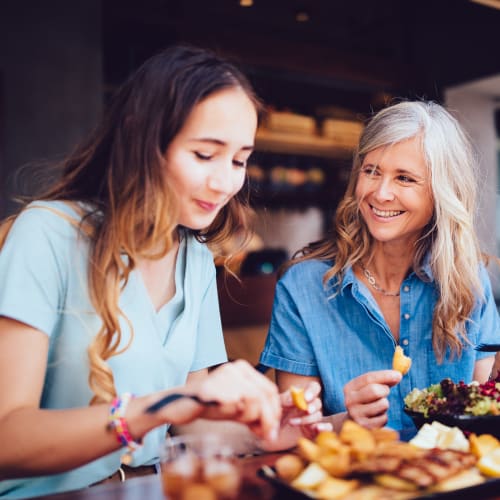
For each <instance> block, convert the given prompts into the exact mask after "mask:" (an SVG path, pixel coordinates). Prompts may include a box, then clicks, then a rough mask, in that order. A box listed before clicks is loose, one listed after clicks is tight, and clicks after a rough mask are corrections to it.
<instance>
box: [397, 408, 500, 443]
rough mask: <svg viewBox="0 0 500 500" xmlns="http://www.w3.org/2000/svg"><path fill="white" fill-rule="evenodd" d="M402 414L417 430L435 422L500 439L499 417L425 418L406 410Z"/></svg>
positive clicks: (457, 416)
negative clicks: (408, 418) (405, 415)
mask: <svg viewBox="0 0 500 500" xmlns="http://www.w3.org/2000/svg"><path fill="white" fill-rule="evenodd" d="M404 412H405V413H406V414H407V415H409V416H410V417H411V418H412V419H413V423H414V424H415V427H417V428H419V429H420V427H422V425H424V424H430V423H432V422H433V421H434V420H436V421H438V422H440V423H442V424H444V425H447V426H449V427H458V428H459V429H461V430H462V431H467V432H474V433H475V434H492V435H493V436H495V437H496V438H499V439H500V415H481V416H474V415H456V416H452V415H434V416H432V417H425V416H424V414H423V413H421V412H418V411H413V410H409V409H408V408H405V409H404Z"/></svg>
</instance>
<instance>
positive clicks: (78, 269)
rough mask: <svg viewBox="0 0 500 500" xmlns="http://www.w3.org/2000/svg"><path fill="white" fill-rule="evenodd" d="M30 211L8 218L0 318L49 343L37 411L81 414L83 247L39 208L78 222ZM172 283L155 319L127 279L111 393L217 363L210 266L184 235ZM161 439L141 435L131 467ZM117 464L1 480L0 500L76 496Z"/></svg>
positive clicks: (110, 460)
mask: <svg viewBox="0 0 500 500" xmlns="http://www.w3.org/2000/svg"><path fill="white" fill-rule="evenodd" d="M31 207H32V208H29V209H27V210H25V211H24V212H23V213H22V214H21V215H20V216H19V217H18V219H17V220H16V222H15V224H14V226H13V227H12V229H11V231H10V233H9V235H8V239H7V241H6V243H5V245H4V248H3V249H2V251H1V253H0V283H1V286H0V315H3V316H8V317H10V318H14V319H16V320H18V321H21V322H23V323H26V324H28V325H30V326H33V327H34V328H36V329H38V330H40V331H42V332H43V333H45V334H46V335H48V336H49V354H48V360H47V371H46V374H45V381H44V386H43V395H42V400H41V405H40V406H41V408H44V409H60V408H77V407H84V406H88V403H89V401H90V399H91V397H92V393H91V391H90V389H89V386H88V372H89V368H88V359H87V352H86V350H87V346H88V344H89V342H90V340H91V339H92V338H93V336H94V335H95V334H96V332H97V331H98V329H99V326H100V324H101V322H100V319H99V317H98V316H97V315H96V313H95V311H94V310H93V308H92V305H91V303H90V300H89V297H88V292H87V263H88V242H87V240H86V238H85V237H84V236H82V235H81V233H79V232H78V230H77V229H76V228H75V226H74V225H72V224H71V223H70V222H69V221H67V220H65V219H64V218H63V217H61V216H60V215H58V214H56V213H54V212H53V211H51V210H49V209H50V208H52V209H55V210H58V211H60V212H61V211H62V212H64V213H66V214H67V215H69V216H70V217H72V218H74V219H76V220H77V221H79V216H78V215H77V214H76V212H75V211H73V210H72V209H71V208H70V207H69V206H68V205H66V204H64V203H62V202H43V203H42V202H36V203H33V204H31ZM37 207H43V208H37ZM48 208H49V209H48ZM175 284H176V293H175V297H174V298H172V300H170V301H169V302H168V303H167V304H165V305H164V306H163V307H162V308H161V309H160V310H159V311H158V312H156V311H155V308H154V306H153V304H152V302H151V300H150V297H149V294H148V292H147V290H146V288H145V285H144V283H143V281H142V279H141V275H140V273H139V272H136V271H133V272H132V273H131V275H130V278H129V282H128V283H127V285H126V287H125V289H124V290H123V293H122V294H121V297H120V307H121V308H122V310H123V311H124V313H125V314H126V315H127V317H128V319H129V320H130V322H131V323H132V325H133V328H134V338H133V341H132V343H131V345H130V347H129V348H128V349H127V350H126V351H125V352H124V353H123V354H119V355H117V356H114V357H112V358H111V359H110V360H109V366H110V367H111V369H112V371H113V376H114V380H115V384H116V389H117V393H118V394H120V393H123V392H131V393H134V394H136V395H144V394H149V393H152V392H156V391H161V390H164V389H168V388H170V387H175V386H179V385H181V384H183V383H184V382H185V381H186V378H187V376H188V374H189V372H191V371H195V370H200V369H202V368H206V367H208V366H212V365H215V364H218V363H222V362H224V361H226V360H227V357H226V351H225V347H224V340H223V336H222V327H221V322H220V314H219V304H218V298H217V288H216V281H215V267H214V264H213V258H212V255H211V253H210V251H209V250H208V249H207V248H206V246H205V245H203V244H201V243H199V242H198V241H196V240H195V239H194V238H193V237H192V236H190V235H185V236H184V237H183V238H182V239H181V245H180V248H179V253H178V257H177V262H176V270H175ZM120 324H121V327H122V331H123V336H122V342H121V345H122V346H125V345H126V344H127V342H128V340H129V338H130V330H129V328H128V326H127V323H126V322H125V321H123V319H121V320H120ZM13 383H15V381H14V382H13ZM104 425H106V422H103V426H104ZM26 432H29V429H26ZM165 433H166V426H163V427H160V428H157V429H155V430H153V431H151V432H150V433H149V434H148V435H147V436H146V438H145V439H144V445H143V446H142V447H141V448H140V449H139V450H138V451H137V452H136V453H135V454H134V461H133V464H132V465H136V466H138V465H143V464H149V463H153V462H155V461H156V460H157V457H158V451H159V447H160V444H161V443H162V442H163V440H164V439H165ZM54 439H57V436H54ZM120 456H121V452H120V451H117V452H115V453H112V454H109V455H107V456H106V457H104V458H102V459H99V460H95V461H94V462H91V463H89V464H87V465H85V466H83V467H79V468H77V469H74V470H72V471H70V472H66V473H63V474H57V475H52V476H43V477H34V478H29V479H20V480H8V481H1V482H0V497H2V498H26V497H31V496H37V495H45V494H49V493H55V492H60V491H66V490H71V489H77V488H82V487H84V486H87V485H89V484H92V483H94V482H97V481H100V480H101V479H104V478H106V477H108V476H109V475H111V474H112V473H114V472H115V471H116V470H117V469H118V467H119V465H120Z"/></svg>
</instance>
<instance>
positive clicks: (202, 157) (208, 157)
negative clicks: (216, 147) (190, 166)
mask: <svg viewBox="0 0 500 500" xmlns="http://www.w3.org/2000/svg"><path fill="white" fill-rule="evenodd" d="M194 154H195V156H196V158H198V159H200V160H204V161H208V160H211V159H212V155H208V154H205V153H200V152H199V151H195V152H194Z"/></svg>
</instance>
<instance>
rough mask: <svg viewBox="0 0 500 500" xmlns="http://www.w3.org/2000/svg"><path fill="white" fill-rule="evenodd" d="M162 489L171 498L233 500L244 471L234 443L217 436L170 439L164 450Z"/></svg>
mask: <svg viewBox="0 0 500 500" xmlns="http://www.w3.org/2000/svg"><path fill="white" fill-rule="evenodd" d="M161 474H162V483H163V492H164V493H165V496H166V497H167V498H168V499H169V500H230V499H234V498H236V497H237V495H238V491H239V488H240V483H241V472H240V469H239V467H238V464H237V461H236V457H235V454H234V452H233V449H232V447H231V446H229V445H227V444H226V443H224V441H223V439H222V438H221V437H220V436H217V435H213V434H211V435H186V436H177V437H173V438H168V439H167V440H166V441H165V444H164V446H163V449H162V452H161Z"/></svg>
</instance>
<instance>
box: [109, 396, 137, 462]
mask: <svg viewBox="0 0 500 500" xmlns="http://www.w3.org/2000/svg"><path fill="white" fill-rule="evenodd" d="M133 398H134V396H133V395H132V394H130V393H129V392H126V393H124V394H122V395H121V396H119V397H117V398H115V399H114V400H113V401H112V403H111V407H110V409H109V416H108V425H107V429H108V430H112V431H114V433H115V435H116V439H117V440H118V442H119V443H120V444H121V445H122V446H124V447H126V448H127V451H126V452H125V454H124V455H123V456H122V459H121V462H122V464H129V463H130V462H131V461H132V453H133V452H134V451H135V450H137V448H139V447H140V446H141V443H140V442H138V441H136V440H135V439H134V438H133V437H132V435H131V434H130V431H129V428H128V424H127V420H126V419H125V411H126V410H127V405H128V403H129V402H130V400H131V399H133Z"/></svg>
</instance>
